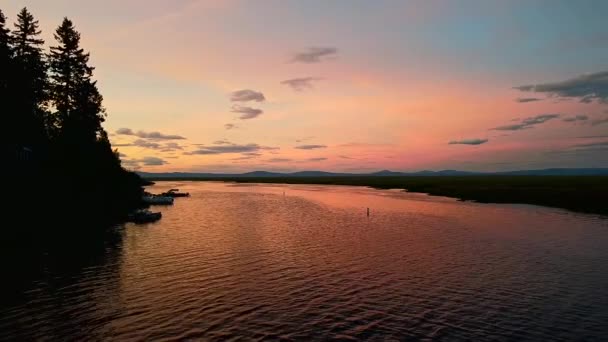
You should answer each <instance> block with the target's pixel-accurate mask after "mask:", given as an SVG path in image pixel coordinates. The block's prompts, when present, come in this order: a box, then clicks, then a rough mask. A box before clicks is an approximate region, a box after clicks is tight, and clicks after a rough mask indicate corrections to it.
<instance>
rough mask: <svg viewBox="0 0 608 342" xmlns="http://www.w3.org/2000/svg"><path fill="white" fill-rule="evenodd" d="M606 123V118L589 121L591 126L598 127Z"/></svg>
mask: <svg viewBox="0 0 608 342" xmlns="http://www.w3.org/2000/svg"><path fill="white" fill-rule="evenodd" d="M606 123H608V118H603V119H596V120H593V121H591V126H599V125H603V124H606Z"/></svg>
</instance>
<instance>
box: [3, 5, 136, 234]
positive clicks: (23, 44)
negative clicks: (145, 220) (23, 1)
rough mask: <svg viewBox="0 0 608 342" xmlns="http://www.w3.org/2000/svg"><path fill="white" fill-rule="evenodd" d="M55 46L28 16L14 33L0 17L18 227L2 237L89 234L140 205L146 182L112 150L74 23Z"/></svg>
mask: <svg viewBox="0 0 608 342" xmlns="http://www.w3.org/2000/svg"><path fill="white" fill-rule="evenodd" d="M54 40H55V41H54V42H53V43H52V44H49V45H50V46H49V47H48V48H47V47H46V46H45V42H44V41H43V40H42V39H41V31H40V29H39V22H38V20H36V19H35V17H34V16H33V15H32V14H31V13H30V12H29V11H28V10H27V9H26V8H23V9H22V10H21V11H20V12H19V13H18V14H17V15H16V17H15V19H14V21H13V25H12V28H11V25H10V24H9V20H8V19H7V17H6V16H5V14H4V13H3V12H2V10H1V9H0V106H1V108H2V114H3V115H2V117H3V119H4V122H3V124H2V126H1V127H2V130H3V132H2V134H1V136H2V139H3V140H4V141H3V144H2V145H3V154H4V156H5V160H6V163H5V167H4V168H3V169H4V170H3V173H5V189H4V190H5V191H4V193H5V194H7V195H8V196H7V197H6V201H5V202H6V203H7V204H6V205H8V208H6V207H5V212H6V213H7V215H8V216H9V217H8V218H9V219H12V220H13V221H12V222H13V224H12V225H13V226H12V227H8V228H6V229H5V230H6V232H5V236H10V237H26V238H31V237H35V236H43V237H46V236H56V235H58V234H59V233H60V232H62V231H70V234H72V233H73V232H81V233H84V234H89V233H90V232H91V231H93V230H95V229H96V227H103V226H107V223H110V222H116V221H118V220H120V219H121V218H123V217H125V216H126V215H127V213H128V212H129V211H131V210H132V209H133V208H135V207H138V206H139V205H140V200H141V194H142V184H143V181H142V180H141V178H140V177H139V176H138V175H137V174H135V173H133V172H129V171H127V170H125V169H124V168H123V167H122V166H121V163H120V159H119V156H118V151H116V150H113V149H112V146H111V144H110V141H109V139H108V134H107V132H106V131H105V130H104V128H103V126H102V123H103V122H104V121H105V118H106V116H107V113H106V111H105V109H104V107H103V105H102V102H103V97H102V95H101V94H100V92H99V90H98V87H97V83H96V81H95V79H94V78H93V71H94V67H93V66H91V65H90V63H89V54H88V53H87V52H85V50H84V49H83V48H82V47H81V46H80V34H79V33H78V31H77V30H76V28H75V26H74V24H73V23H72V21H70V20H69V19H68V18H65V19H64V20H63V22H62V23H61V24H60V25H59V27H57V29H56V30H55V32H54ZM8 222H11V221H8Z"/></svg>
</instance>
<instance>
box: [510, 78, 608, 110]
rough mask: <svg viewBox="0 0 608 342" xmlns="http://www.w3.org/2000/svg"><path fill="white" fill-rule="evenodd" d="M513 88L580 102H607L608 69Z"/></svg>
mask: <svg viewBox="0 0 608 342" xmlns="http://www.w3.org/2000/svg"><path fill="white" fill-rule="evenodd" d="M515 89H518V90H521V91H528V92H536V93H545V94H548V95H549V96H553V97H558V98H576V99H579V100H580V102H583V103H590V102H592V101H594V100H597V101H599V102H603V103H606V102H608V71H602V72H596V73H590V74H583V75H580V76H578V77H575V78H571V79H568V80H565V81H561V82H554V83H540V84H532V85H523V86H519V87H515Z"/></svg>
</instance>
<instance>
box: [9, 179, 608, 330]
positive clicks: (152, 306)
mask: <svg viewBox="0 0 608 342" xmlns="http://www.w3.org/2000/svg"><path fill="white" fill-rule="evenodd" d="M175 187H177V188H179V189H180V190H183V191H188V192H190V193H191V195H192V196H191V197H189V198H178V199H176V201H175V205H174V206H171V207H155V208H154V209H155V210H160V211H162V213H163V219H162V220H161V221H159V222H157V223H152V224H147V225H133V224H127V225H125V226H120V227H116V228H115V232H114V234H111V237H109V238H108V239H106V240H104V241H103V243H101V244H100V245H99V246H96V247H95V248H92V247H91V248H89V247H88V246H87V247H84V248H81V249H76V250H75V251H74V250H71V249H70V250H67V251H64V252H63V253H58V254H59V256H57V255H54V254H53V255H43V256H41V257H40V260H38V261H37V262H36V263H33V264H36V265H40V266H39V267H38V268H37V269H35V270H32V271H30V270H27V269H23V268H22V267H20V268H19V269H18V270H14V269H13V270H10V271H7V272H9V276H7V277H4V279H3V280H2V282H3V283H4V285H7V286H8V287H9V289H10V290H4V291H3V292H4V293H3V295H2V296H1V297H0V298H1V299H2V306H1V307H0V340H33V339H38V340H101V339H113V340H121V341H122V340H125V341H126V340H142V341H150V340H222V341H223V340H232V339H238V338H243V339H245V340H262V339H271V340H277V339H283V340H305V341H308V340H327V339H354V340H378V341H384V340H417V339H426V340H449V341H457V340H463V341H466V340H468V341H470V340H475V341H482V340H493V341H494V340H497V341H500V340H505V341H507V340H514V341H524V340H530V341H532V340H533V341H543V340H544V341H549V340H550V341H559V340H563V341H574V340H579V341H582V340H585V341H593V340H606V338H607V336H608V219H606V218H602V217H598V216H592V215H584V214H574V213H570V212H567V211H564V210H558V209H549V208H542V207H534V206H516V205H488V204H474V203H463V202H458V201H455V200H452V199H447V198H441V197H430V196H426V195H422V194H408V193H404V192H401V191H397V190H372V189H368V188H362V187H346V186H340V187H338V186H313V185H238V184H228V183H213V182H204V183H203V182H160V183H158V184H157V185H154V186H152V187H151V191H152V192H160V191H164V190H167V189H169V188H175ZM368 207H369V208H370V210H371V215H370V216H369V217H367V215H366V208H368ZM8 263H10V260H9V261H8ZM8 263H7V264H8ZM5 275H6V272H5Z"/></svg>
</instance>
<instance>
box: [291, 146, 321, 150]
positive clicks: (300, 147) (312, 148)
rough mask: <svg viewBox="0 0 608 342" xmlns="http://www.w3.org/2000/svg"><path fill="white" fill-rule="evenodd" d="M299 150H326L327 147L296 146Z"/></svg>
mask: <svg viewBox="0 0 608 342" xmlns="http://www.w3.org/2000/svg"><path fill="white" fill-rule="evenodd" d="M296 148H297V149H299V150H315V149H319V148H327V145H299V146H296Z"/></svg>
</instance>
